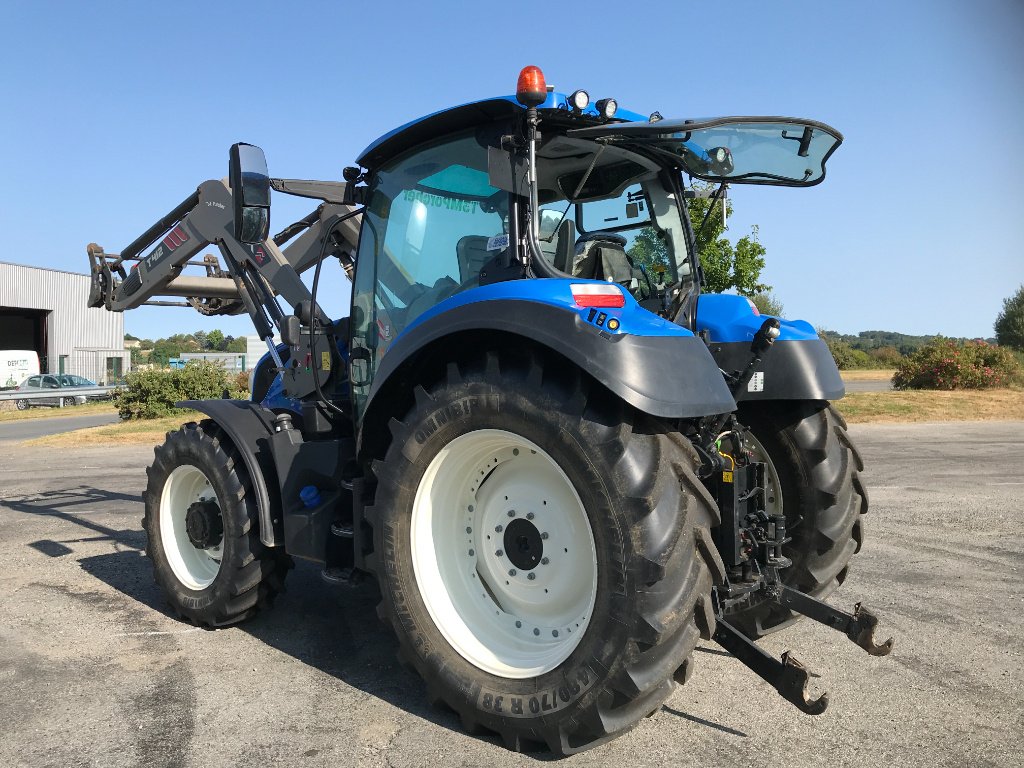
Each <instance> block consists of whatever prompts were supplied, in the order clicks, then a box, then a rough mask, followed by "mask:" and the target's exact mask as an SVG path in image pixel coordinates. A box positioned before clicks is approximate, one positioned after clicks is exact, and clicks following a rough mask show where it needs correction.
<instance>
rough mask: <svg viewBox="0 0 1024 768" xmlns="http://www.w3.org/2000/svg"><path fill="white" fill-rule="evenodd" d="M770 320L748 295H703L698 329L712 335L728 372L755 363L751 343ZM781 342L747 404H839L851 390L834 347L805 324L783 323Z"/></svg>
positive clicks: (746, 396)
mask: <svg viewBox="0 0 1024 768" xmlns="http://www.w3.org/2000/svg"><path fill="white" fill-rule="evenodd" d="M765 319H766V316H765V315H761V314H759V313H758V311H757V309H756V308H755V307H754V305H753V303H752V302H751V301H750V300H749V299H747V298H746V297H744V296H730V295H726V294H701V296H700V298H699V299H698V300H697V330H698V331H701V332H705V333H707V335H708V337H709V346H710V349H711V354H712V355H714V358H715V361H716V362H717V364H718V365H719V367H721V369H722V370H723V371H726V372H727V373H729V372H732V371H736V370H742V369H743V368H745V367H746V366H747V364H748V363H749V362H750V343H751V341H753V339H754V334H755V333H757V330H758V329H759V328H760V327H761V324H762V323H764V321H765ZM779 323H780V327H779V338H778V340H777V341H776V342H775V344H774V346H773V347H772V349H771V351H770V352H769V353H768V354H767V355H766V356H765V358H764V361H763V362H762V363H761V367H760V368H759V369H758V370H759V371H760V372H761V374H762V375H761V376H760V377H757V376H755V378H754V379H752V380H751V382H750V384H749V385H748V386H747V391H746V392H744V393H743V396H742V399H744V400H838V399H839V398H841V397H843V395H845V394H846V387H845V385H844V384H843V380H842V377H841V376H840V375H839V369H838V368H837V367H836V363H835V359H834V358H833V357H832V353H831V352H830V351H829V349H828V345H827V344H826V343H825V342H824V341H823V340H822V339H820V338H819V337H818V334H817V332H816V331H815V330H814V327H813V326H812V325H811V324H810V323H808V322H806V321H804V320H781V319H780V320H779Z"/></svg>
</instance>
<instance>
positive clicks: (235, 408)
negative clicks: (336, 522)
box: [175, 400, 284, 547]
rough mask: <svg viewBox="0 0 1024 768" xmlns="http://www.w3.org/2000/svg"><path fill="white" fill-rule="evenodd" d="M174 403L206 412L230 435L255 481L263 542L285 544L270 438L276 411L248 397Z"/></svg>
mask: <svg viewBox="0 0 1024 768" xmlns="http://www.w3.org/2000/svg"><path fill="white" fill-rule="evenodd" d="M175 405H176V406H178V407H179V408H191V409H192V410H194V411H200V412H201V413H205V414H206V415H207V416H209V417H210V418H211V419H213V420H214V421H215V422H217V425H218V426H219V427H221V428H222V429H223V430H224V431H225V432H226V433H227V435H228V437H229V438H231V442H232V443H233V444H234V446H235V448H237V449H238V452H239V453H240V454H242V460H243V461H244V462H245V468H246V469H247V470H248V471H249V478H250V479H251V480H252V489H253V494H254V496H255V498H256V508H257V511H258V512H259V520H260V541H262V542H263V543H264V544H265V545H266V546H268V547H277V546H280V545H282V544H283V543H284V530H283V526H282V523H281V520H282V517H281V497H280V492H279V489H280V484H279V483H278V481H277V470H276V469H275V467H274V457H273V454H272V453H271V447H270V441H269V437H270V435H272V434H273V432H274V426H273V425H274V418H275V416H276V414H275V413H274V412H273V411H270V410H267V409H266V408H263V407H261V406H260V405H258V404H256V403H253V402H250V401H248V400H185V401H183V402H180V403H175Z"/></svg>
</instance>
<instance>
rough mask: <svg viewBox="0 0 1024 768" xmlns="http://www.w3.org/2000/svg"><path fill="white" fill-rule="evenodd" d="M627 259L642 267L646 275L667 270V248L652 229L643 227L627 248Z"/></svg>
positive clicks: (656, 231)
mask: <svg viewBox="0 0 1024 768" xmlns="http://www.w3.org/2000/svg"><path fill="white" fill-rule="evenodd" d="M629 257H630V258H631V259H633V263H634V264H635V265H636V266H638V267H641V266H642V267H644V269H646V270H647V272H648V273H652V274H653V273H654V272H659V271H662V270H665V269H668V264H669V259H668V246H667V245H666V244H665V240H664V239H663V238H662V237H661V235H659V234H658V230H656V229H655V228H654V227H644V228H643V229H641V230H640V232H638V233H637V236H636V239H635V240H634V241H633V245H631V246H630V248H629Z"/></svg>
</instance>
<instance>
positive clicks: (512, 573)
mask: <svg viewBox="0 0 1024 768" xmlns="http://www.w3.org/2000/svg"><path fill="white" fill-rule="evenodd" d="M508 575H509V576H515V575H516V569H515V568H512V569H511V570H510V571H509V572H508Z"/></svg>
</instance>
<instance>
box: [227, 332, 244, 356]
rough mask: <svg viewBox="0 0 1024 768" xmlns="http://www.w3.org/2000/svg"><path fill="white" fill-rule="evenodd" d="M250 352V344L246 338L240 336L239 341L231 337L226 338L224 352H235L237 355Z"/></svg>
mask: <svg viewBox="0 0 1024 768" xmlns="http://www.w3.org/2000/svg"><path fill="white" fill-rule="evenodd" d="M248 350H249V344H248V342H247V341H246V340H245V337H244V336H239V337H238V338H237V339H236V338H233V337H231V336H226V337H225V338H224V351H225V352H235V353H236V354H244V353H245V352H247V351H248Z"/></svg>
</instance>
